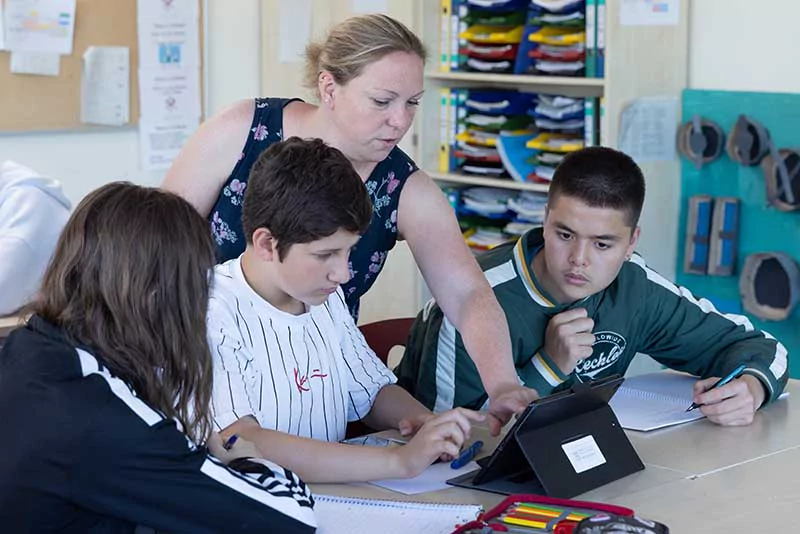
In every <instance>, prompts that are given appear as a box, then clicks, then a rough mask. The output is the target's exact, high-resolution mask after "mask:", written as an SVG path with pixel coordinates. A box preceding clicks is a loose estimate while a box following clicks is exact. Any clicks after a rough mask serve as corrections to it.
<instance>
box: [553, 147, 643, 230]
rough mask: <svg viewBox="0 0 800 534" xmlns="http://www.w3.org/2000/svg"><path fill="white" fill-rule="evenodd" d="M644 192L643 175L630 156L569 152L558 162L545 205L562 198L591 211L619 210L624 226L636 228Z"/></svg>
mask: <svg viewBox="0 0 800 534" xmlns="http://www.w3.org/2000/svg"><path fill="white" fill-rule="evenodd" d="M644 193H645V182H644V175H643V174H642V170H641V169H640V168H639V166H638V165H636V162H635V161H633V159H632V158H631V157H630V156H628V155H627V154H624V153H623V152H620V151H619V150H614V149H613V148H608V147H601V146H596V147H588V148H584V149H581V150H578V151H576V152H572V153H570V154H568V155H567V156H566V157H565V158H564V159H563V160H562V161H561V163H560V164H559V165H558V167H557V168H556V172H555V174H554V175H553V181H552V183H551V184H550V190H549V192H548V202H550V203H555V201H556V200H557V199H558V197H559V196H561V195H564V196H568V197H572V198H577V199H579V200H581V201H582V202H583V203H585V204H586V205H587V206H591V207H593V208H612V209H617V210H622V211H624V212H625V213H626V222H627V223H628V225H629V226H630V227H631V228H636V225H637V224H639V216H640V215H641V214H642V205H643V204H644Z"/></svg>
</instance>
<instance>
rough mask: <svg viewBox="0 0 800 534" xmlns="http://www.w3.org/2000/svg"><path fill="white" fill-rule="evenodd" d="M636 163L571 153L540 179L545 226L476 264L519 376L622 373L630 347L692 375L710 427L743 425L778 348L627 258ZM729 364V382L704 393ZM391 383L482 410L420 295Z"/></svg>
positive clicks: (453, 340)
mask: <svg viewBox="0 0 800 534" xmlns="http://www.w3.org/2000/svg"><path fill="white" fill-rule="evenodd" d="M644 194H645V182H644V176H643V175H642V171H641V169H639V167H638V166H637V165H636V163H635V162H634V161H633V160H632V159H631V158H630V157H628V156H627V155H625V154H623V153H621V152H618V151H616V150H613V149H610V148H605V147H592V148H586V149H583V150H580V151H578V152H575V153H572V154H570V155H569V156H567V157H566V158H564V160H563V162H562V163H561V164H560V166H559V167H558V169H557V170H556V173H555V176H554V177H553V181H552V184H551V186H550V192H549V201H548V207H547V211H546V217H545V223H544V226H543V227H542V228H535V229H533V230H530V231H528V232H526V233H525V234H524V235H523V236H522V237H520V239H519V240H518V241H517V242H516V243H508V244H505V245H501V246H499V247H497V248H495V249H493V250H491V251H490V252H487V253H485V254H482V255H481V256H479V258H478V262H479V263H480V265H481V268H482V269H483V272H484V274H485V275H486V278H487V279H488V281H489V283H490V284H491V286H492V288H493V289H494V292H495V295H496V296H497V300H498V301H499V302H500V305H501V306H502V307H503V309H504V311H505V314H506V319H507V320H508V326H509V330H510V333H511V342H512V347H513V353H514V363H515V366H516V369H517V374H518V375H519V379H520V381H521V382H522V383H523V384H525V385H526V386H528V387H531V388H533V389H536V390H537V391H538V392H539V394H540V395H548V394H550V393H552V392H554V391H559V390H561V389H564V388H568V387H569V386H570V385H572V384H573V383H574V382H576V381H581V382H583V381H588V380H594V379H598V378H602V377H605V376H609V375H612V374H617V373H619V374H624V373H625V371H626V369H627V368H628V366H629V365H630V363H631V360H632V359H633V357H634V356H635V355H636V354H637V353H644V354H648V355H650V356H651V357H653V358H654V359H655V360H656V361H658V362H660V363H662V364H664V365H666V366H667V367H670V368H672V369H677V370H680V371H686V372H689V373H691V374H694V375H697V376H700V377H703V378H704V379H703V380H700V381H698V382H697V384H696V385H695V394H694V401H695V402H696V403H697V404H702V405H703V406H702V407H701V408H700V409H701V411H702V412H703V414H704V415H706V416H707V417H708V418H709V419H710V420H712V421H714V422H715V423H718V424H720V425H747V424H750V423H751V422H752V421H753V417H754V414H755V412H756V410H757V409H758V408H759V407H761V406H762V405H764V404H766V403H768V402H770V401H773V400H775V399H776V398H777V397H778V395H780V394H781V392H782V391H783V388H784V386H785V385H786V381H787V378H788V371H787V369H788V362H787V352H786V348H785V347H784V346H783V345H782V344H780V343H779V342H778V341H776V340H775V338H773V337H772V336H770V335H769V334H768V333H766V332H762V331H759V330H757V329H755V328H754V327H753V325H752V324H751V323H750V321H749V320H748V319H747V318H746V317H744V316H739V315H723V314H721V313H719V312H718V311H717V310H716V309H714V307H713V306H712V305H711V303H710V302H708V301H707V300H704V299H697V298H695V297H694V296H693V295H692V294H691V293H690V292H689V291H688V290H687V289H685V288H682V287H678V286H676V285H674V284H672V283H671V282H669V281H668V280H666V279H665V278H663V277H662V276H661V275H659V274H658V273H656V272H655V271H653V270H651V269H649V268H648V267H647V266H646V265H645V262H644V260H643V259H642V258H641V257H640V256H638V255H637V254H634V252H633V251H634V248H635V246H636V242H637V240H638V238H639V232H640V229H639V227H638V226H637V224H638V221H639V215H640V214H641V210H642V204H643V203H644ZM739 364H744V365H745V366H746V367H745V371H744V373H743V374H742V376H741V377H740V378H739V379H736V380H733V381H731V382H730V383H729V384H727V385H725V386H723V387H720V388H716V389H713V390H710V387H711V385H712V384H713V383H714V382H715V381H716V379H717V378H718V377H721V376H725V375H727V374H728V373H729V372H730V371H732V370H733V369H735V368H736V367H737V366H738V365H739ZM394 371H395V374H396V375H397V376H398V384H400V385H401V386H403V387H404V388H406V389H407V390H409V391H410V392H411V393H412V394H413V395H414V396H415V397H416V398H417V399H418V400H420V401H421V402H422V403H423V404H425V405H426V406H428V407H429V408H431V409H432V410H433V411H434V412H440V411H444V410H448V409H451V408H453V407H457V406H464V407H467V408H472V409H482V408H485V405H486V404H487V402H488V401H487V398H488V397H487V395H486V392H485V391H484V389H483V387H482V385H481V380H480V376H479V375H478V372H477V370H476V368H475V366H474V364H473V363H472V360H471V358H470V357H469V355H468V354H467V352H466V351H465V349H464V344H463V342H462V340H461V335H460V333H459V332H458V331H456V330H455V328H454V327H453V325H452V324H451V323H450V322H449V321H447V319H446V318H445V317H444V316H443V314H442V312H441V310H440V309H439V307H438V306H437V305H436V303H435V302H433V301H431V302H429V303H428V305H426V307H425V309H423V310H422V312H420V314H419V316H418V317H417V319H416V322H415V323H414V327H413V328H412V331H411V335H410V337H409V340H408V344H407V346H406V351H405V355H404V356H403V359H402V361H401V362H400V365H399V366H398V367H397V369H395V370H394Z"/></svg>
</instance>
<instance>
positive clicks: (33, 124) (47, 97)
mask: <svg viewBox="0 0 800 534" xmlns="http://www.w3.org/2000/svg"><path fill="white" fill-rule="evenodd" d="M201 9H202V7H201ZM199 25H200V43H202V42H203V33H202V31H203V25H202V13H201V16H200V19H199ZM90 46H127V47H128V48H129V49H130V62H131V63H130V115H129V116H130V121H129V122H128V125H134V124H136V123H138V122H139V76H138V71H139V50H138V48H139V47H138V36H137V33H136V0H77V4H76V9H75V37H74V41H73V47H72V54H71V55H69V56H61V70H60V73H59V76H55V77H52V76H31V75H26V74H24V75H21V74H12V73H11V69H10V61H11V54H10V53H9V52H7V51H3V52H0V94H1V95H2V98H0V132H26V131H45V130H75V129H81V130H89V129H92V128H108V126H102V127H101V126H93V125H87V124H83V123H81V121H80V111H81V110H80V108H81V67H82V58H83V53H84V52H85V51H86V49H87V48H88V47H90ZM201 46H202V44H201ZM199 55H200V58H201V61H202V56H203V54H202V53H200V54H199ZM202 69H203V67H202V65H201V67H200V71H201V78H200V79H201V80H202ZM201 86H202V84H201ZM201 99H202V94H201Z"/></svg>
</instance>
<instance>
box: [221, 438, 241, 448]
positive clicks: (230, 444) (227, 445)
mask: <svg viewBox="0 0 800 534" xmlns="http://www.w3.org/2000/svg"><path fill="white" fill-rule="evenodd" d="M237 439H239V436H237V435H236V434H233V435H232V436H231V437H229V438H228V441H226V442H225V443H224V444H223V445H222V447H223V448H224V449H225V450H226V451H229V450H231V447H233V444H234V443H236V440H237Z"/></svg>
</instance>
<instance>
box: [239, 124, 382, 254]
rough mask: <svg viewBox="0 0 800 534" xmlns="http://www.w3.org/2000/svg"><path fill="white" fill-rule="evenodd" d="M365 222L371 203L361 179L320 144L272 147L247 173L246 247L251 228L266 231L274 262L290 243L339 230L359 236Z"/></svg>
mask: <svg viewBox="0 0 800 534" xmlns="http://www.w3.org/2000/svg"><path fill="white" fill-rule="evenodd" d="M371 219H372V202H371V201H370V198H369V194H368V193H367V188H366V187H365V186H364V182H363V181H362V180H361V177H360V176H359V175H358V173H357V172H356V170H355V169H354V168H353V165H352V164H351V163H350V161H349V160H348V159H347V158H346V157H345V156H344V154H342V153H341V152H340V151H339V150H337V149H336V148H333V147H331V146H328V145H326V144H325V143H324V142H323V141H322V140H321V139H300V138H299V137H291V138H289V139H286V140H285V141H282V142H280V143H275V144H274V145H272V146H270V147H269V148H268V149H267V150H265V151H264V152H262V153H261V155H260V156H259V157H258V159H257V160H256V162H255V163H254V164H253V167H252V169H251V170H250V178H249V180H248V183H247V190H246V191H245V195H244V206H243V208H242V227H243V228H244V232H245V234H246V238H247V243H248V244H252V242H253V232H254V231H255V230H256V229H257V228H268V229H269V231H270V232H271V233H272V235H273V236H274V238H275V239H276V240H277V242H278V258H279V259H282V258H283V257H284V256H285V254H286V253H287V252H288V251H289V247H291V246H292V245H294V244H296V243H310V242H311V241H316V240H317V239H322V238H323V237H328V236H330V235H333V234H335V233H336V232H337V231H339V230H340V229H341V230H346V231H348V232H353V233H355V234H363V233H364V232H365V231H366V230H367V228H368V227H369V223H370V220H371Z"/></svg>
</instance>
